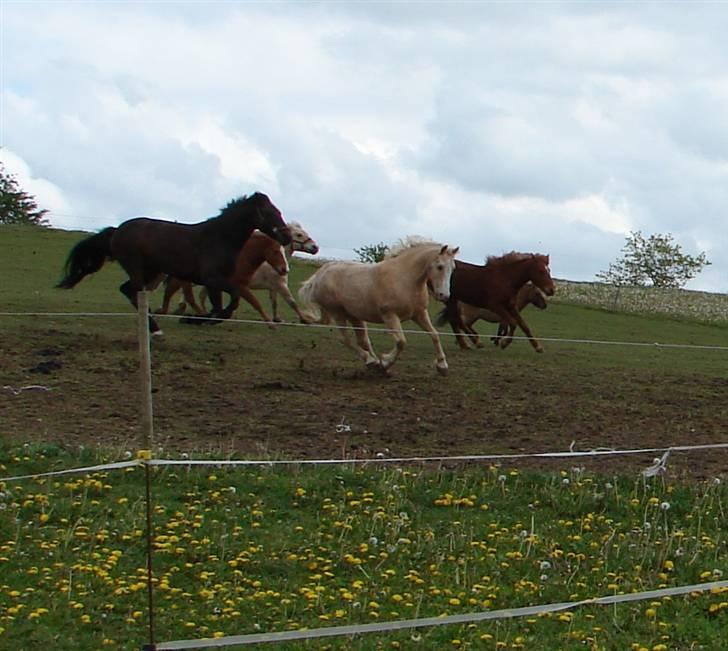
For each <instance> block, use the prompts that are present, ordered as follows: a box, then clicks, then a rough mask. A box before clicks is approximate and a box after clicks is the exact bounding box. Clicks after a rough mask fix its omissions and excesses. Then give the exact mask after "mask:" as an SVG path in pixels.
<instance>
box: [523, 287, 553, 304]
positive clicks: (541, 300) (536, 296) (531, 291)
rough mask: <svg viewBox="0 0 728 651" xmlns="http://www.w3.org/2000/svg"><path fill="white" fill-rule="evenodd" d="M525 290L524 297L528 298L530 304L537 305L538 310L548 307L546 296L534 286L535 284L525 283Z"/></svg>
mask: <svg viewBox="0 0 728 651" xmlns="http://www.w3.org/2000/svg"><path fill="white" fill-rule="evenodd" d="M526 291H527V294H526V298H528V302H529V303H530V304H531V305H533V306H534V307H537V308H538V309H539V310H545V309H546V308H547V307H548V303H547V302H546V297H545V296H544V295H543V292H542V291H541V290H540V289H539V288H538V287H536V285H534V284H533V283H528V285H526Z"/></svg>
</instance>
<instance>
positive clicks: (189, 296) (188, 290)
mask: <svg viewBox="0 0 728 651" xmlns="http://www.w3.org/2000/svg"><path fill="white" fill-rule="evenodd" d="M203 289H204V287H203ZM182 293H183V294H184V297H185V302H186V303H187V305H189V306H190V307H191V308H192V309H193V310H194V311H195V314H197V315H198V316H204V315H205V310H203V309H202V308H201V307H200V306H199V305H198V303H197V301H196V300H195V293H194V291H192V283H183V284H182Z"/></svg>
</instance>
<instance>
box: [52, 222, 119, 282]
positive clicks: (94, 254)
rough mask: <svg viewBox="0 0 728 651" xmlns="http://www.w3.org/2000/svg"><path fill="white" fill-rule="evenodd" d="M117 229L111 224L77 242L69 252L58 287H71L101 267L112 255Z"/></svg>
mask: <svg viewBox="0 0 728 651" xmlns="http://www.w3.org/2000/svg"><path fill="white" fill-rule="evenodd" d="M115 231H116V228H115V227H113V226H109V227H108V228H105V229H104V230H102V231H99V232H98V233H96V235H92V236H91V237H87V238H86V239H85V240H81V241H80V242H79V243H78V244H76V246H74V247H73V248H72V249H71V252H70V253H69V254H68V259H67V260H66V265H65V267H64V268H63V279H62V280H61V282H59V283H58V284H57V285H56V287H60V288H62V289H71V288H72V287H75V286H76V285H77V284H78V283H79V282H80V281H81V280H82V279H83V278H85V277H86V276H88V275H89V274H92V273H95V272H96V271H98V270H99V269H101V267H103V266H104V262H106V260H107V258H110V257H111V237H112V235H113V234H114V232H115Z"/></svg>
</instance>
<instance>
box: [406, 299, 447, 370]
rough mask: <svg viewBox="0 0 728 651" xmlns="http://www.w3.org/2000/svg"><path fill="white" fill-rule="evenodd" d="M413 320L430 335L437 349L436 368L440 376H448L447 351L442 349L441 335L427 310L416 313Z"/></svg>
mask: <svg viewBox="0 0 728 651" xmlns="http://www.w3.org/2000/svg"><path fill="white" fill-rule="evenodd" d="M412 320H413V321H414V322H415V323H416V324H417V325H418V326H420V328H422V329H423V330H424V331H425V332H428V333H429V334H430V338H431V339H432V345H433V346H434V347H435V367H436V368H437V372H438V373H439V374H440V375H447V371H448V366H447V358H446V357H445V351H444V350H443V349H442V343H441V342H440V333H439V332H437V330H436V329H435V326H433V325H432V321H430V315H429V313H428V312H427V308H424V309H422V310H421V311H419V312H416V313H415V314H414V315H413V317H412Z"/></svg>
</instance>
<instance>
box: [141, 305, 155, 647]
mask: <svg viewBox="0 0 728 651" xmlns="http://www.w3.org/2000/svg"><path fill="white" fill-rule="evenodd" d="M137 304H138V308H139V312H138V328H137V329H138V333H139V335H138V338H139V373H140V380H141V382H140V390H141V394H142V395H141V399H142V405H141V411H142V440H143V443H142V448H143V450H142V451H141V452H140V457H141V458H142V459H143V460H144V461H145V463H144V480H145V498H146V500H145V501H146V518H147V536H146V538H147V599H148V610H149V613H148V614H149V644H145V645H144V647H143V649H144V651H154V649H155V648H156V646H155V635H154V572H153V570H152V550H153V544H154V529H153V528H152V478H151V467H150V465H149V463H146V462H148V461H149V460H150V459H151V457H152V446H153V444H154V441H153V437H154V414H153V411H152V354H151V349H150V345H149V298H148V295H147V292H146V291H141V292H139V293H138V294H137Z"/></svg>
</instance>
